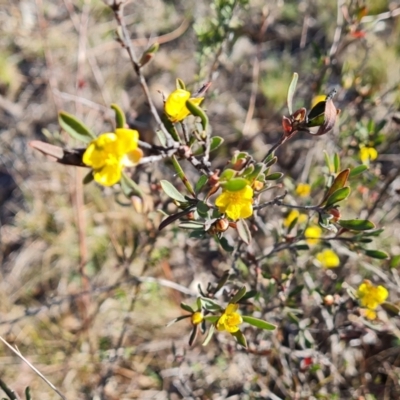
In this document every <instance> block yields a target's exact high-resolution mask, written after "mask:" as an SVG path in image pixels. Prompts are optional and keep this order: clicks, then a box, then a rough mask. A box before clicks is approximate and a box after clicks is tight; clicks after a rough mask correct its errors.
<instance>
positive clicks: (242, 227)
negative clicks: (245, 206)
mask: <svg viewBox="0 0 400 400" xmlns="http://www.w3.org/2000/svg"><path fill="white" fill-rule="evenodd" d="M236 227H237V231H238V235H239V236H240V238H241V239H242V240H243V242H245V243H246V244H250V242H251V233H250V229H249V227H248V225H247V223H246V221H245V220H244V219H239V220H238V221H237V223H236Z"/></svg>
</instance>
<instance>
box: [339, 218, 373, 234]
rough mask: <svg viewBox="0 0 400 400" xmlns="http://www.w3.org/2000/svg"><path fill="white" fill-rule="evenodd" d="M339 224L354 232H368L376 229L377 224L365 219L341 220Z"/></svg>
mask: <svg viewBox="0 0 400 400" xmlns="http://www.w3.org/2000/svg"><path fill="white" fill-rule="evenodd" d="M338 224H339V225H340V226H341V227H342V228H345V229H349V230H352V231H368V230H370V229H374V228H375V224H374V223H373V222H371V221H368V220H365V219H348V220H344V219H341V220H339V221H338Z"/></svg>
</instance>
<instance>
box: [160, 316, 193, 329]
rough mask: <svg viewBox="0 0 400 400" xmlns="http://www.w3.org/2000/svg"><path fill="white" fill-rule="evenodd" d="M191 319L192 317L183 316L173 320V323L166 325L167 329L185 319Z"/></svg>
mask: <svg viewBox="0 0 400 400" xmlns="http://www.w3.org/2000/svg"><path fill="white" fill-rule="evenodd" d="M189 317H191V315H181V316H180V317H178V318H175V319H173V320H172V321H171V322H168V324H167V325H165V327H166V328H168V327H169V326H171V325H173V324H175V323H176V322H178V321H182V320H183V319H185V318H189Z"/></svg>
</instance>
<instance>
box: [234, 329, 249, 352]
mask: <svg viewBox="0 0 400 400" xmlns="http://www.w3.org/2000/svg"><path fill="white" fill-rule="evenodd" d="M231 335H232V336H233V337H234V338H235V340H236V342H237V343H238V344H240V345H241V346H243V347H244V348H245V349H247V341H246V338H245V337H244V335H243V333H242V332H241V331H237V332H233V333H232V332H231Z"/></svg>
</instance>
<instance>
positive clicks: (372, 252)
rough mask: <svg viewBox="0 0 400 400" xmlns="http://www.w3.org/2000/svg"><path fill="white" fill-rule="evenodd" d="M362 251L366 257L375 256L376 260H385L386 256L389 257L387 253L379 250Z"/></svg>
mask: <svg viewBox="0 0 400 400" xmlns="http://www.w3.org/2000/svg"><path fill="white" fill-rule="evenodd" d="M364 253H365V255H367V256H368V257H371V258H377V259H378V260H386V259H387V258H389V254H388V253H386V252H384V251H380V250H364Z"/></svg>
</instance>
